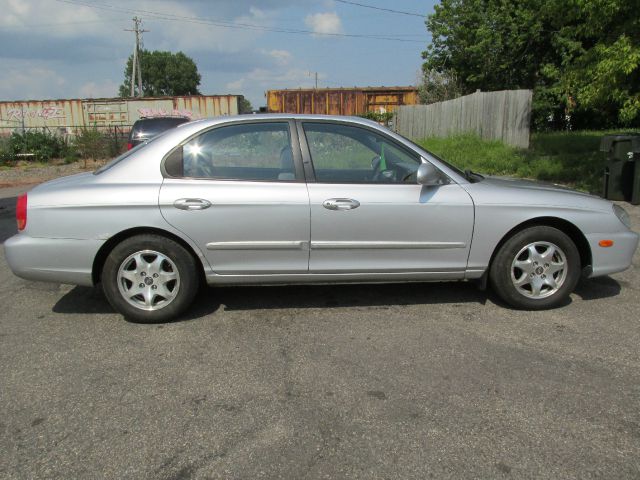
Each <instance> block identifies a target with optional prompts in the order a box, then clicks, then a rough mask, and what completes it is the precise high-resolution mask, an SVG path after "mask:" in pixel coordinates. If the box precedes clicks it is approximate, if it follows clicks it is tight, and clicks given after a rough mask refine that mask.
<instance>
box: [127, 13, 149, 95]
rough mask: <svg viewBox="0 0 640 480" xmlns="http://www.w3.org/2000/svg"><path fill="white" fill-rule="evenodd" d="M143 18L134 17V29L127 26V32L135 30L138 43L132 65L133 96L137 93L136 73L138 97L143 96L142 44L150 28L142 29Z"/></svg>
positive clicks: (134, 50)
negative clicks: (136, 89) (143, 37)
mask: <svg viewBox="0 0 640 480" xmlns="http://www.w3.org/2000/svg"><path fill="white" fill-rule="evenodd" d="M141 25H142V19H141V18H138V17H133V29H129V28H125V32H134V33H135V34H136V44H135V47H134V49H133V62H132V65H131V67H132V68H131V96H132V97H134V96H136V95H135V84H136V74H137V79H138V95H137V96H138V97H141V96H142V69H141V68H140V45H141V44H142V40H141V39H142V34H143V33H145V32H148V31H149V30H142V29H141V28H140V26H141Z"/></svg>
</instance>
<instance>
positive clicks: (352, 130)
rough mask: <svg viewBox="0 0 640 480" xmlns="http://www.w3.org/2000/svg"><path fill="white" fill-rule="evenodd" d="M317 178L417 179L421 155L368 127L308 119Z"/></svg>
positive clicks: (327, 180)
mask: <svg viewBox="0 0 640 480" xmlns="http://www.w3.org/2000/svg"><path fill="white" fill-rule="evenodd" d="M303 128H304V132H305V136H306V139H307V144H308V145H309V152H310V154H311V161H312V162H313V169H314V172H315V176H316V181H317V182H323V183H413V184H415V183H416V172H417V170H418V167H419V166H420V158H419V155H417V154H412V153H409V152H407V151H406V150H404V149H403V148H401V147H399V146H398V145H397V144H396V143H395V142H393V141H391V140H389V139H387V138H386V137H385V136H383V135H381V134H379V133H377V132H375V131H373V130H369V129H367V128H360V127H354V126H350V125H343V124H332V123H313V122H304V123H303Z"/></svg>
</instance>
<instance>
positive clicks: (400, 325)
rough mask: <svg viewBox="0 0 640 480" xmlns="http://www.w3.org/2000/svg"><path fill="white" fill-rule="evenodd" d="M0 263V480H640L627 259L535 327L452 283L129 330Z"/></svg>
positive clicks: (266, 296)
mask: <svg viewBox="0 0 640 480" xmlns="http://www.w3.org/2000/svg"><path fill="white" fill-rule="evenodd" d="M18 190H20V189H19V188H18V189H14V190H11V191H9V190H0V239H2V241H4V240H5V239H6V238H8V237H9V236H10V235H11V234H13V232H14V231H15V222H14V218H13V215H14V213H13V205H14V203H15V198H14V196H15V194H16V193H18ZM625 207H626V208H627V209H628V211H629V212H630V213H631V215H632V219H633V222H634V227H635V229H636V231H638V230H640V207H632V206H629V205H625ZM0 252H1V253H0V285H1V286H2V288H1V289H0V478H3V479H13V478H16V479H22V478H24V479H31V478H46V479H58V478H59V479H76V478H91V479H93V478H113V479H128V478H131V479H188V478H196V479H205V478H212V479H257V478H282V479H305V478H306V479H316V478H333V479H343V478H352V479H353V478H361V479H398V478H415V479H426V478H436V479H441V478H443V479H446V478H451V479H463V478H480V479H484V478H491V479H494V478H498V479H499V478H549V479H560V478H562V479H568V478H580V479H585V478H602V479H626V478H629V479H638V478H640V368H639V367H640V308H639V307H640V298H639V293H640V287H639V285H640V262H639V260H640V255H639V254H638V253H636V257H635V259H634V266H633V267H632V268H631V269H629V270H627V271H626V272H623V273H620V274H616V275H612V276H611V277H603V278H599V279H593V280H588V281H584V282H583V283H582V284H581V285H580V286H579V287H578V289H577V291H576V293H575V294H574V295H572V297H571V301H570V303H569V304H568V305H566V306H564V307H562V308H559V309H555V310H551V311H545V312H522V311H515V310H512V309H509V308H506V307H504V306H503V305H501V304H500V303H499V302H498V301H497V300H496V299H495V297H494V296H493V295H492V294H490V293H485V292H481V291H478V290H477V289H476V288H475V286H474V285H471V284H465V283H434V284H396V285H366V286H308V287H262V288H254V287H242V288H224V289H222V288H221V289H206V290H205V291H203V293H202V294H200V296H199V297H198V299H197V301H196V304H195V306H194V308H193V309H192V310H191V312H190V314H189V315H188V317H187V318H186V319H183V320H182V321H178V322H174V323H170V324H165V325H140V324H133V323H128V322H126V321H124V320H123V319H122V318H121V317H120V316H119V315H117V314H115V313H114V312H113V311H112V309H111V308H110V307H109V305H108V304H107V302H106V300H105V299H104V297H103V295H102V293H101V292H100V291H99V290H95V289H89V288H81V287H72V286H68V285H58V284H45V283H36V282H28V281H24V280H21V279H19V278H17V277H15V276H13V275H12V273H11V272H10V270H9V269H8V267H7V265H6V262H5V260H4V253H3V249H2V248H0Z"/></svg>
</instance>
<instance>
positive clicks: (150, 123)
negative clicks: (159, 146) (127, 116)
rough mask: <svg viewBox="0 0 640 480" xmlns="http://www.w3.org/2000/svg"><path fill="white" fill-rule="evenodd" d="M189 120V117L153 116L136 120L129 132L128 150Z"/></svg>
mask: <svg viewBox="0 0 640 480" xmlns="http://www.w3.org/2000/svg"><path fill="white" fill-rule="evenodd" d="M189 120H190V119H189V118H188V117H152V118H141V119H140V120H136V122H135V123H134V124H133V127H131V131H130V132H129V140H128V141H127V150H131V149H132V148H133V147H135V146H136V145H139V144H140V143H142V142H144V141H146V140H149V139H150V138H153V137H155V136H156V135H160V134H161V133H162V132H164V131H166V130H169V129H171V128H174V127H177V126H178V125H180V124H182V123H185V122H188V121H189Z"/></svg>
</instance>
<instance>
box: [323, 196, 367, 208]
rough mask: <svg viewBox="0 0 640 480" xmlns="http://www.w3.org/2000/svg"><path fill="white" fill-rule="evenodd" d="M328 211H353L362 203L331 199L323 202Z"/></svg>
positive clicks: (352, 200) (349, 199) (345, 199)
mask: <svg viewBox="0 0 640 480" xmlns="http://www.w3.org/2000/svg"><path fill="white" fill-rule="evenodd" d="M322 206H323V207H324V208H326V209H327V210H353V209H354V208H358V207H359V206H360V202H359V201H357V200H354V199H352V198H330V199H328V200H325V201H324V202H322Z"/></svg>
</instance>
